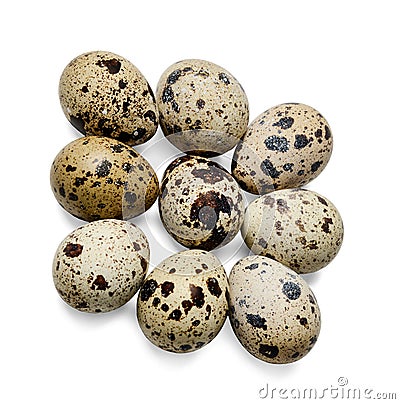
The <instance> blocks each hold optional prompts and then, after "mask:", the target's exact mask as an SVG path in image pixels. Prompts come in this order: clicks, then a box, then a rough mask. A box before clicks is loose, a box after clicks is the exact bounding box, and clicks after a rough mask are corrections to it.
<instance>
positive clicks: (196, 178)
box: [159, 156, 245, 251]
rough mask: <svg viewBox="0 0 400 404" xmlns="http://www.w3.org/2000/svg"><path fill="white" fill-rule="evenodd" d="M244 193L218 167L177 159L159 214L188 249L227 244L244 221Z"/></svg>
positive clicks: (164, 187) (164, 186)
mask: <svg viewBox="0 0 400 404" xmlns="http://www.w3.org/2000/svg"><path fill="white" fill-rule="evenodd" d="M244 209H245V208H244V199H243V195H242V191H241V189H240V187H239V186H238V184H237V183H236V181H235V180H234V179H233V178H232V176H231V175H230V174H229V173H228V172H227V171H226V170H225V169H224V168H223V167H221V166H220V165H219V164H217V163H215V162H214V161H211V160H209V159H206V158H204V157H197V156H183V157H179V158H177V159H175V160H174V161H173V162H172V163H171V164H170V165H169V166H168V168H167V169H166V171H165V174H164V176H163V180H162V184H161V196H160V198H159V212H160V217H161V220H162V223H163V225H164V227H165V229H166V230H167V231H168V233H169V234H170V235H171V236H172V237H173V238H174V239H175V240H176V241H178V242H179V243H180V244H182V245H184V246H185V247H188V248H199V249H204V250H208V251H209V250H212V249H215V248H219V247H222V246H224V245H226V244H228V243H229V242H230V241H231V240H232V239H233V238H234V237H235V235H236V234H237V233H238V232H239V229H240V226H241V224H242V222H243V217H244Z"/></svg>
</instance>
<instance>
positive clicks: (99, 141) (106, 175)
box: [50, 136, 159, 221]
mask: <svg viewBox="0 0 400 404" xmlns="http://www.w3.org/2000/svg"><path fill="white" fill-rule="evenodd" d="M50 183H51V187H52V190H53V193H54V195H55V197H56V199H57V201H58V202H59V203H60V205H61V206H62V207H63V208H64V209H65V210H66V211H67V212H69V213H71V214H72V215H74V216H76V217H78V218H80V219H83V220H87V221H92V220H98V219H130V218H132V217H135V216H137V215H140V214H141V213H143V212H144V211H145V210H147V209H148V208H149V207H150V206H151V205H152V204H153V203H154V201H155V200H156V199H157V196H158V193H159V186H158V179H157V176H156V174H155V172H154V170H153V168H152V167H151V166H150V164H149V163H148V162H147V161H146V160H145V159H144V158H143V157H142V156H141V155H140V154H139V153H137V152H136V151H135V150H134V149H132V148H131V147H129V146H126V145H125V144H123V143H121V142H118V141H117V140H115V139H109V138H105V137H98V136H88V137H83V138H80V139H77V140H75V141H73V142H71V143H69V144H68V145H67V146H65V147H64V148H63V149H62V150H61V151H60V152H59V153H58V155H57V156H56V158H55V159H54V161H53V164H52V166H51V171H50Z"/></svg>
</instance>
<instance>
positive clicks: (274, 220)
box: [241, 189, 343, 273]
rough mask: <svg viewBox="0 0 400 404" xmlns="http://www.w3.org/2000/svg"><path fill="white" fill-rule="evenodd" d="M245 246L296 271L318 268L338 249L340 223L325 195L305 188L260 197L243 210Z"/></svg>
mask: <svg viewBox="0 0 400 404" xmlns="http://www.w3.org/2000/svg"><path fill="white" fill-rule="evenodd" d="M241 232H242V236H243V238H244V241H245V243H246V245H247V246H248V247H249V248H250V249H251V250H252V251H253V252H254V253H255V254H259V255H264V256H267V257H270V258H273V259H275V260H277V261H279V262H281V263H282V264H284V265H286V266H288V267H289V268H291V269H293V270H294V271H296V272H297V273H310V272H315V271H318V270H319V269H321V268H323V267H325V266H326V265H327V264H329V263H330V262H331V261H332V260H333V259H334V258H335V256H336V255H337V253H338V252H339V249H340V246H341V244H342V240H343V223H342V219H341V217H340V214H339V212H338V210H337V209H336V207H335V206H334V205H333V204H332V202H330V201H329V200H328V199H327V198H325V197H323V196H321V195H319V194H317V193H316V192H313V191H310V190H306V189H284V190H279V191H275V192H272V193H270V194H267V195H263V196H260V197H259V198H257V199H256V200H254V201H253V202H252V203H251V204H250V205H249V206H248V207H247V210H246V214H245V220H244V222H243V226H242V229H241Z"/></svg>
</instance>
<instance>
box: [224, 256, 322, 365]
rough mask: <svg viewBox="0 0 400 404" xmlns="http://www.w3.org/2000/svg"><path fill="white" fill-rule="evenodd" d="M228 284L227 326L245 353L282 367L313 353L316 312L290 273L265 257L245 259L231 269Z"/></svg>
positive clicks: (317, 326) (317, 329) (311, 299)
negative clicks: (229, 325)
mask: <svg viewBox="0 0 400 404" xmlns="http://www.w3.org/2000/svg"><path fill="white" fill-rule="evenodd" d="M229 284H230V303H229V308H230V311H229V318H230V322H231V326H232V329H233V331H234V333H235V335H236V336H237V338H238V340H239V341H240V343H241V344H242V345H243V347H244V348H245V349H246V350H247V351H248V352H249V353H251V354H252V355H254V356H255V357H256V358H258V359H261V360H262V361H265V362H269V363H276V364H285V363H291V362H294V361H297V360H299V359H301V358H302V357H304V356H305V355H306V354H307V353H308V352H309V351H310V350H311V349H312V347H313V346H314V344H315V342H316V341H317V338H318V335H319V332H320V326H321V315H320V310H319V307H318V303H317V301H316V299H315V296H314V294H313V292H312V291H311V289H310V288H309V286H308V285H307V283H306V282H305V281H304V280H303V279H302V278H301V277H300V276H299V275H297V274H296V273H295V272H294V271H292V270H291V269H289V268H286V267H285V266H284V265H282V264H280V263H279V262H277V261H274V260H272V259H270V258H266V257H261V256H258V255H253V256H248V257H245V258H242V259H241V260H239V261H238V262H237V263H236V265H234V267H233V268H232V270H231V273H230V275H229Z"/></svg>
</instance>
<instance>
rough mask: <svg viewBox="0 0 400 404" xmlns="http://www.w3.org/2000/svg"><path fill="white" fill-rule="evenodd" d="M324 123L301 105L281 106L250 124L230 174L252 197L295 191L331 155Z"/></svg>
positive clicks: (309, 179) (322, 119)
mask: <svg viewBox="0 0 400 404" xmlns="http://www.w3.org/2000/svg"><path fill="white" fill-rule="evenodd" d="M332 146H333V143H332V134H331V129H330V127H329V125H328V122H327V121H326V120H325V118H324V117H323V116H322V115H321V114H320V113H319V112H318V111H317V110H315V109H314V108H312V107H309V106H308V105H304V104H295V103H290V104H281V105H278V106H276V107H273V108H271V109H269V110H267V111H265V112H264V113H262V114H261V115H259V116H258V117H257V118H256V119H255V120H254V121H253V122H252V123H251V124H250V125H249V128H248V130H247V132H246V134H245V135H244V137H243V139H242V141H241V142H240V143H239V144H238V146H237V147H236V149H235V153H234V155H233V159H232V175H233V176H234V177H235V178H236V180H237V181H238V182H239V184H240V186H241V187H242V188H243V189H244V190H246V191H248V192H251V193H253V194H261V195H263V194H266V193H268V192H271V191H273V190H277V189H285V188H296V187H300V186H303V185H305V184H307V183H309V182H310V181H311V180H313V179H314V178H316V177H317V176H318V175H319V174H320V173H321V172H322V170H323V169H324V168H325V166H326V165H327V164H328V161H329V159H330V156H331V154H332Z"/></svg>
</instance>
